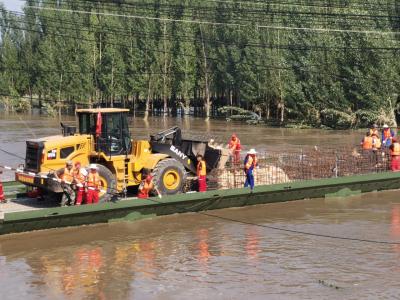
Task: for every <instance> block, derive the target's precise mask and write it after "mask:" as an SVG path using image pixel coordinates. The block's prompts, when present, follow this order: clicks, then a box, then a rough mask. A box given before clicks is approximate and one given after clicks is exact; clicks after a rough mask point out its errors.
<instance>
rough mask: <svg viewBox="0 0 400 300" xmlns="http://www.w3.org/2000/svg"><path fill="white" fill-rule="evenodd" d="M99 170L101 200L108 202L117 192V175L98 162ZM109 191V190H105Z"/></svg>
mask: <svg viewBox="0 0 400 300" xmlns="http://www.w3.org/2000/svg"><path fill="white" fill-rule="evenodd" d="M97 167H98V172H99V176H100V181H101V189H102V191H100V192H99V202H100V203H102V202H108V201H110V200H111V198H112V197H113V194H115V193H116V190H115V176H114V174H113V173H112V172H111V171H110V170H109V169H108V168H106V167H105V166H103V165H100V164H97ZM105 191H107V192H105Z"/></svg>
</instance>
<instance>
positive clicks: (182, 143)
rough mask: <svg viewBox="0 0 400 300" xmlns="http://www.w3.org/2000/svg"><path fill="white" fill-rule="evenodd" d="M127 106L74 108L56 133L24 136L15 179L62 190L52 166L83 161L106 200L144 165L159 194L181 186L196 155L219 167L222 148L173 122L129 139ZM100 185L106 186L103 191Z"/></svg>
mask: <svg viewBox="0 0 400 300" xmlns="http://www.w3.org/2000/svg"><path fill="white" fill-rule="evenodd" d="M128 112H129V110H128V109H116V108H98V109H78V110H76V114H77V119H78V126H77V127H75V126H66V125H63V124H61V126H62V133H63V134H62V135H57V136H49V137H43V138H39V139H32V140H28V141H27V142H26V157H25V165H24V168H23V172H17V173H16V180H18V181H20V182H22V183H24V184H25V185H28V186H33V187H38V188H40V189H42V190H44V191H45V192H50V193H59V194H61V193H62V192H63V190H62V187H61V185H60V184H59V183H58V182H57V181H55V180H54V174H55V172H57V171H59V170H60V169H62V168H64V167H65V164H66V162H67V161H69V160H71V161H73V162H74V163H75V162H78V161H79V162H80V163H81V165H82V166H83V167H86V168H87V167H88V166H89V164H91V163H95V164H97V165H98V168H99V170H98V171H99V175H100V179H101V182H102V186H103V192H102V193H100V201H101V202H104V201H108V200H110V199H111V198H112V196H114V195H118V194H122V193H124V192H126V191H127V189H128V188H129V187H132V186H138V185H139V184H140V182H141V180H142V174H143V172H144V170H150V171H151V173H152V175H153V178H154V179H153V181H154V183H155V186H156V187H157V189H158V190H159V191H160V192H161V194H166V195H172V194H176V193H179V192H181V191H182V189H183V187H184V185H185V181H186V178H187V175H188V174H189V175H190V174H192V175H194V174H195V173H196V155H197V154H201V155H203V156H205V159H206V161H207V168H208V170H209V171H211V170H212V169H215V168H222V167H223V164H224V163H225V162H226V160H227V156H228V153H227V151H224V150H221V149H215V148H212V147H210V146H209V145H208V143H207V141H204V140H187V139H186V140H185V139H182V136H181V131H180V129H179V128H178V127H173V128H170V129H168V130H165V131H163V132H160V133H157V134H155V135H152V136H151V138H150V140H138V141H134V140H132V139H131V136H130V132H129V127H128V125H129V124H128ZM105 191H106V192H105Z"/></svg>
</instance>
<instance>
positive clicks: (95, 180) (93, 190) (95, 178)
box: [86, 164, 101, 204]
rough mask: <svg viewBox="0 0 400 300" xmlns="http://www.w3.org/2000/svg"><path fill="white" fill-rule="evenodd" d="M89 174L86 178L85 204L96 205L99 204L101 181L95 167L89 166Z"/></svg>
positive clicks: (93, 165) (94, 165)
mask: <svg viewBox="0 0 400 300" xmlns="http://www.w3.org/2000/svg"><path fill="white" fill-rule="evenodd" d="M89 169H90V171H89V174H88V175H87V177H86V203H87V204H92V203H94V204H96V203H99V191H100V188H101V181H100V176H99V173H98V172H97V169H98V168H97V165H96V164H90V166H89Z"/></svg>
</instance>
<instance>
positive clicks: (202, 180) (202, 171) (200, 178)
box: [197, 154, 207, 192]
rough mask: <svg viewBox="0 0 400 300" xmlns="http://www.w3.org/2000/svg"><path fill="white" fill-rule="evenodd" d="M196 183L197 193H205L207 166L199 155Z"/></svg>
mask: <svg viewBox="0 0 400 300" xmlns="http://www.w3.org/2000/svg"><path fill="white" fill-rule="evenodd" d="M197 182H198V187H199V192H207V166H206V161H205V160H204V157H203V155H201V154H197Z"/></svg>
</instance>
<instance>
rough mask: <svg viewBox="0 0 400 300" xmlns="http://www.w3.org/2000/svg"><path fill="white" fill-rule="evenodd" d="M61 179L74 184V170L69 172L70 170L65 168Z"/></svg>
mask: <svg viewBox="0 0 400 300" xmlns="http://www.w3.org/2000/svg"><path fill="white" fill-rule="evenodd" d="M60 179H61V180H64V181H68V182H72V180H73V179H74V169H71V170H68V168H64V172H63V173H62V174H61V176H60Z"/></svg>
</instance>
